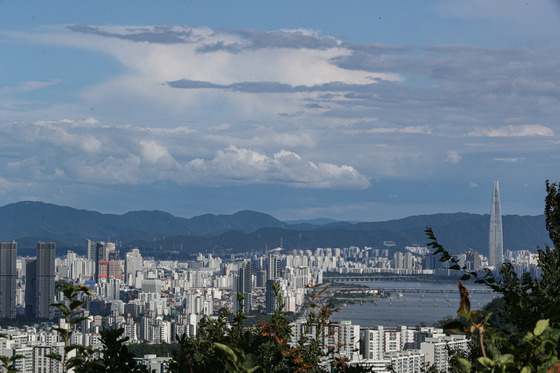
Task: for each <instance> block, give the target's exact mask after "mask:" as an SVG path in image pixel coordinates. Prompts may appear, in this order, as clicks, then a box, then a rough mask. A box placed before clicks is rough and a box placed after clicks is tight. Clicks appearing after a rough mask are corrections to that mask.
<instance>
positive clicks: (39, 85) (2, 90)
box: [0, 80, 59, 94]
mask: <svg viewBox="0 0 560 373" xmlns="http://www.w3.org/2000/svg"><path fill="white" fill-rule="evenodd" d="M58 83H59V81H58V80H50V81H47V82H40V81H27V82H22V83H20V84H18V85H16V86H13V87H0V94H17V93H28V92H32V91H36V90H39V89H43V88H46V87H49V86H52V85H56V84H58Z"/></svg>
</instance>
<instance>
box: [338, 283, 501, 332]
mask: <svg viewBox="0 0 560 373" xmlns="http://www.w3.org/2000/svg"><path fill="white" fill-rule="evenodd" d="M346 283H350V282H346ZM358 284H360V285H366V286H369V287H371V288H373V289H380V290H381V289H387V290H388V291H389V292H390V293H391V297H389V298H385V299H379V300H378V302H377V305H376V304H375V303H371V302H367V303H366V302H364V303H363V304H362V305H360V304H352V305H348V306H342V307H340V311H339V312H338V313H335V314H334V315H333V316H332V318H331V319H332V320H333V321H342V320H351V321H352V324H354V325H360V326H361V327H371V326H375V325H383V326H386V327H389V326H399V325H406V326H417V325H421V324H425V325H427V326H432V325H433V324H434V323H436V322H437V321H438V320H441V319H443V318H445V317H446V316H452V317H455V316H456V315H457V309H458V308H459V301H460V299H459V293H458V292H455V293H448V294H447V298H446V294H445V290H457V284H455V283H438V282H393V281H386V282H359V283H358ZM464 286H465V287H466V288H467V289H468V290H473V289H474V290H476V289H487V288H486V287H485V286H483V285H478V284H464ZM396 289H403V291H399V290H396ZM404 289H417V291H416V292H412V291H410V290H404ZM422 290H424V298H422ZM426 290H430V292H429V293H428V292H426ZM438 290H442V292H437V293H434V292H432V291H438ZM492 297H493V296H492V294H480V293H476V291H475V292H472V291H471V296H470V299H471V305H472V309H473V310H476V309H480V308H481V307H483V306H484V305H485V304H487V303H488V302H490V301H491V300H492Z"/></svg>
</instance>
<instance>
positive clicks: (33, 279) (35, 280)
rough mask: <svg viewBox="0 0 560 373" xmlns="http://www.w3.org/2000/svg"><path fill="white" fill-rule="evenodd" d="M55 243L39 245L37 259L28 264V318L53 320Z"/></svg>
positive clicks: (26, 304)
mask: <svg viewBox="0 0 560 373" xmlns="http://www.w3.org/2000/svg"><path fill="white" fill-rule="evenodd" d="M55 252H56V245H55V243H54V242H38V243H37V259H34V260H31V261H28V262H27V266H26V282H25V312H26V314H27V316H30V317H37V318H44V319H51V318H52V317H53V314H54V312H53V311H54V309H53V308H52V307H51V304H53V303H54V298H55V285H54V277H55V267H54V259H55Z"/></svg>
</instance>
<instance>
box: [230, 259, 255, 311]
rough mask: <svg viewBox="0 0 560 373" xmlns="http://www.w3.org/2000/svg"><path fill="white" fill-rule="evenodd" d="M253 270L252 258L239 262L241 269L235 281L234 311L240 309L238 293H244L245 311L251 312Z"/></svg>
mask: <svg viewBox="0 0 560 373" xmlns="http://www.w3.org/2000/svg"><path fill="white" fill-rule="evenodd" d="M252 292H253V271H252V265H251V261H250V260H244V261H243V262H242V263H240V264H239V269H238V270H237V274H236V276H235V278H234V283H233V312H234V313H236V312H237V311H238V310H239V302H238V300H237V294H243V312H245V313H249V312H250V311H251V305H252Z"/></svg>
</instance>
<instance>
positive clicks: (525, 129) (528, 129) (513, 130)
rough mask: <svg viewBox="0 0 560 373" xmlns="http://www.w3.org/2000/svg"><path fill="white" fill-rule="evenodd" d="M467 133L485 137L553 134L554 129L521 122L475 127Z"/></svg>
mask: <svg viewBox="0 0 560 373" xmlns="http://www.w3.org/2000/svg"><path fill="white" fill-rule="evenodd" d="M468 135H469V136H487V137H519V136H554V131H552V129H551V128H549V127H545V126H543V125H540V124H523V125H509V126H504V127H497V128H477V129H475V130H473V131H472V132H470V133H469V134H468Z"/></svg>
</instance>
